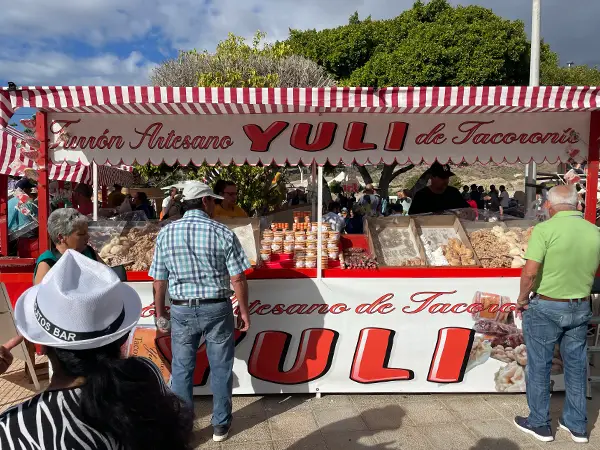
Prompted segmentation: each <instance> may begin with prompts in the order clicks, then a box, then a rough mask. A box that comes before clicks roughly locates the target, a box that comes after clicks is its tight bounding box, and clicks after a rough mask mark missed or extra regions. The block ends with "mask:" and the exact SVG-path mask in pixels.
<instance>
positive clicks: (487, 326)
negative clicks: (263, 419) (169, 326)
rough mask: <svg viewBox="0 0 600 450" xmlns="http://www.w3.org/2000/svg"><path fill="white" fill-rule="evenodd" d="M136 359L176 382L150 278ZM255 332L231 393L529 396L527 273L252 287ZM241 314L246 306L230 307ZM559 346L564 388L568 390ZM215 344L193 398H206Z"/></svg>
mask: <svg viewBox="0 0 600 450" xmlns="http://www.w3.org/2000/svg"><path fill="white" fill-rule="evenodd" d="M130 285H131V286H132V287H133V288H135V289H136V290H137V291H138V292H139V293H140V295H141V296H142V299H143V302H144V305H145V308H144V310H143V312H142V318H141V320H140V324H139V326H138V327H137V328H136V329H135V330H134V331H133V332H132V334H131V337H130V341H129V346H128V350H129V354H130V355H137V356H145V357H148V358H150V359H152V360H153V361H155V362H156V363H157V365H158V366H159V367H160V368H161V371H162V373H163V375H164V376H165V378H168V377H169V373H170V367H171V361H172V358H173V355H172V353H171V337H170V336H168V335H160V334H158V333H157V331H156V330H155V328H154V326H153V322H154V320H153V314H154V311H153V305H152V287H151V283H130ZM249 286H250V302H249V303H250V312H251V320H252V325H251V328H250V330H249V332H248V333H240V332H239V331H237V330H236V332H235V343H236V353H235V358H236V359H235V362H234V393H236V394H252V393H255V394H268V393H307V392H310V393H314V392H322V393H327V392H331V393H340V392H349V393H351V392H365V393H368V392H371V393H376V392H505V393H506V392H524V391H525V368H526V365H527V349H526V346H525V342H524V339H523V332H522V330H521V328H520V322H519V320H518V319H517V318H516V317H515V314H514V307H515V304H514V300H515V299H516V298H517V295H518V290H519V279H518V278H503V279H500V278H439V279H438V278H418V279H325V280H320V281H318V280H314V279H298V280H251V281H249ZM232 301H233V305H234V308H235V309H237V301H236V299H235V298H234V299H233V300H232ZM562 369H563V365H562V359H561V357H560V353H559V351H558V349H556V352H555V357H554V359H553V361H552V374H553V377H552V380H553V388H554V389H555V390H562V389H564V381H563V377H562ZM209 376H210V367H209V364H208V359H207V356H206V346H205V344H204V343H201V345H200V347H199V348H198V351H197V358H196V369H195V373H194V386H195V388H194V392H195V393H196V394H208V393H210V390H209Z"/></svg>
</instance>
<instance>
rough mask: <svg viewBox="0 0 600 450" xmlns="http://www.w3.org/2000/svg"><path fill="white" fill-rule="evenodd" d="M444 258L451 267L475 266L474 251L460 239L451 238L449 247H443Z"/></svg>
mask: <svg viewBox="0 0 600 450" xmlns="http://www.w3.org/2000/svg"><path fill="white" fill-rule="evenodd" d="M442 251H443V254H444V258H446V261H448V264H449V265H450V266H474V265H475V258H474V254H473V250H471V249H470V248H468V247H467V246H466V245H465V244H463V243H462V242H461V241H460V239H458V238H450V239H449V240H448V244H447V245H442Z"/></svg>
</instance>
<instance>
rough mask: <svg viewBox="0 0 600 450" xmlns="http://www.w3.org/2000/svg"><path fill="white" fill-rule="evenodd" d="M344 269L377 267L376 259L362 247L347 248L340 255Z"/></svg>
mask: <svg viewBox="0 0 600 450" xmlns="http://www.w3.org/2000/svg"><path fill="white" fill-rule="evenodd" d="M340 262H341V263H342V268H344V269H377V261H376V260H375V258H373V257H372V256H371V255H369V254H368V253H367V252H366V251H365V249H363V248H356V247H353V248H349V249H346V250H344V252H343V253H342V254H341V255H340Z"/></svg>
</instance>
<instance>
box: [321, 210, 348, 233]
mask: <svg viewBox="0 0 600 450" xmlns="http://www.w3.org/2000/svg"><path fill="white" fill-rule="evenodd" d="M327 211H328V212H327V214H325V215H324V216H323V222H326V223H329V224H330V225H331V229H332V230H333V231H339V232H340V233H341V232H343V231H344V226H345V225H346V222H345V220H344V219H343V218H342V217H341V216H340V204H339V203H338V202H331V203H330V204H329V206H328V207H327Z"/></svg>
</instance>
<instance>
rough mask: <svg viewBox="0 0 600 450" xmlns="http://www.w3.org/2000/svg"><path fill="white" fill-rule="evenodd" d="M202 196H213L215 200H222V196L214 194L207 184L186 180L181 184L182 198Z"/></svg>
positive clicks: (190, 198)
mask: <svg viewBox="0 0 600 450" xmlns="http://www.w3.org/2000/svg"><path fill="white" fill-rule="evenodd" d="M203 197H213V198H216V199H217V200H223V197H221V196H220V195H217V194H215V193H214V192H213V190H212V189H211V188H210V186H209V185H208V184H205V183H202V182H201V181H187V182H186V183H185V184H184V185H183V199H184V200H194V199H197V198H203Z"/></svg>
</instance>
